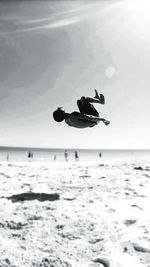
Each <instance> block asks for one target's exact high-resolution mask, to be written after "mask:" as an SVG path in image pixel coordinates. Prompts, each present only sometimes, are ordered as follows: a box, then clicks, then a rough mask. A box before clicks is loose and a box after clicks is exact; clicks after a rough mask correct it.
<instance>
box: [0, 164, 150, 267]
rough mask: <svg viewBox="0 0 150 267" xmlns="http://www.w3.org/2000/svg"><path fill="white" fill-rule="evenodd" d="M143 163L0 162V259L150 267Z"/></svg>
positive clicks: (16, 265) (0, 262)
mask: <svg viewBox="0 0 150 267" xmlns="http://www.w3.org/2000/svg"><path fill="white" fill-rule="evenodd" d="M149 180H150V163H149V165H148V164H147V163H144V162H140V161H139V162H136V163H131V162H130V163H125V162H124V163H123V162H122V163H118V164H117V163H116V164H115V163H112V164H111V163H106V162H105V163H104V164H103V163H101V164H99V163H91V164H90V163H86V162H84V163H80V162H78V163H65V162H64V163H58V162H54V163H44V162H43V163H37V162H36V163H34V162H27V163H21V162H20V163H14V162H12V163H11V162H7V163H6V162H1V164H0V266H5V267H7V266H9V267H10V266H11V267H20V266H25V267H29V266H30V267H36V266H37V267H48V266H51V267H60V266H62V267H94V266H95V267H97V266H100V267H103V266H104V267H127V266H128V267H132V266H133V267H135V266H136V267H142V266H145V267H148V266H150V208H149V203H150V195H149V192H150V183H149Z"/></svg>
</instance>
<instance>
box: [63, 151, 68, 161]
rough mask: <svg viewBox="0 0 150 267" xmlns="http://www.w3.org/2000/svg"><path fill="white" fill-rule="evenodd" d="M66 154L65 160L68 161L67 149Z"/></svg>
mask: <svg viewBox="0 0 150 267" xmlns="http://www.w3.org/2000/svg"><path fill="white" fill-rule="evenodd" d="M64 156H65V160H66V161H68V152H67V150H65V153H64Z"/></svg>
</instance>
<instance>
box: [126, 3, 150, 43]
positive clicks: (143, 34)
mask: <svg viewBox="0 0 150 267" xmlns="http://www.w3.org/2000/svg"><path fill="white" fill-rule="evenodd" d="M122 8H123V12H124V16H125V20H126V23H127V26H128V28H129V30H130V32H132V33H133V34H134V35H135V36H137V37H138V38H140V39H143V40H144V41H146V42H150V0H127V1H124V2H123V6H122Z"/></svg>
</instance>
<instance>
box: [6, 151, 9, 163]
mask: <svg viewBox="0 0 150 267" xmlns="http://www.w3.org/2000/svg"><path fill="white" fill-rule="evenodd" d="M6 159H7V161H9V154H8V153H7V157H6Z"/></svg>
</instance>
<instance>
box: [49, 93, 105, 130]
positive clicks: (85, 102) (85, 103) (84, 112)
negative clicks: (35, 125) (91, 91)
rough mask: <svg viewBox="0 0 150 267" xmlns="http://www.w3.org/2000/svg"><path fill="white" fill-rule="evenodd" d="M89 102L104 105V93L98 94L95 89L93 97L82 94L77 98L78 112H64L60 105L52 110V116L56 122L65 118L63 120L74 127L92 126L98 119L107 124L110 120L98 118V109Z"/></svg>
mask: <svg viewBox="0 0 150 267" xmlns="http://www.w3.org/2000/svg"><path fill="white" fill-rule="evenodd" d="M91 103H98V104H102V105H104V104H105V98H104V95H102V94H100V95H98V92H97V90H96V89H95V96H94V98H91V97H84V96H82V97H81V99H80V100H77V105H78V108H79V111H80V112H77V111H74V112H72V113H66V112H65V111H64V110H63V108H61V107H60V108H57V110H55V111H54V112H53V118H54V120H55V121H57V122H61V121H63V120H65V122H66V123H67V124H68V125H69V126H72V127H76V128H87V127H93V126H95V125H97V124H98V123H99V122H100V121H102V122H103V123H104V124H105V125H108V124H109V123H110V122H109V121H107V120H105V119H103V118H100V117H99V113H98V111H97V110H96V109H95V107H94V106H93V104H91Z"/></svg>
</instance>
